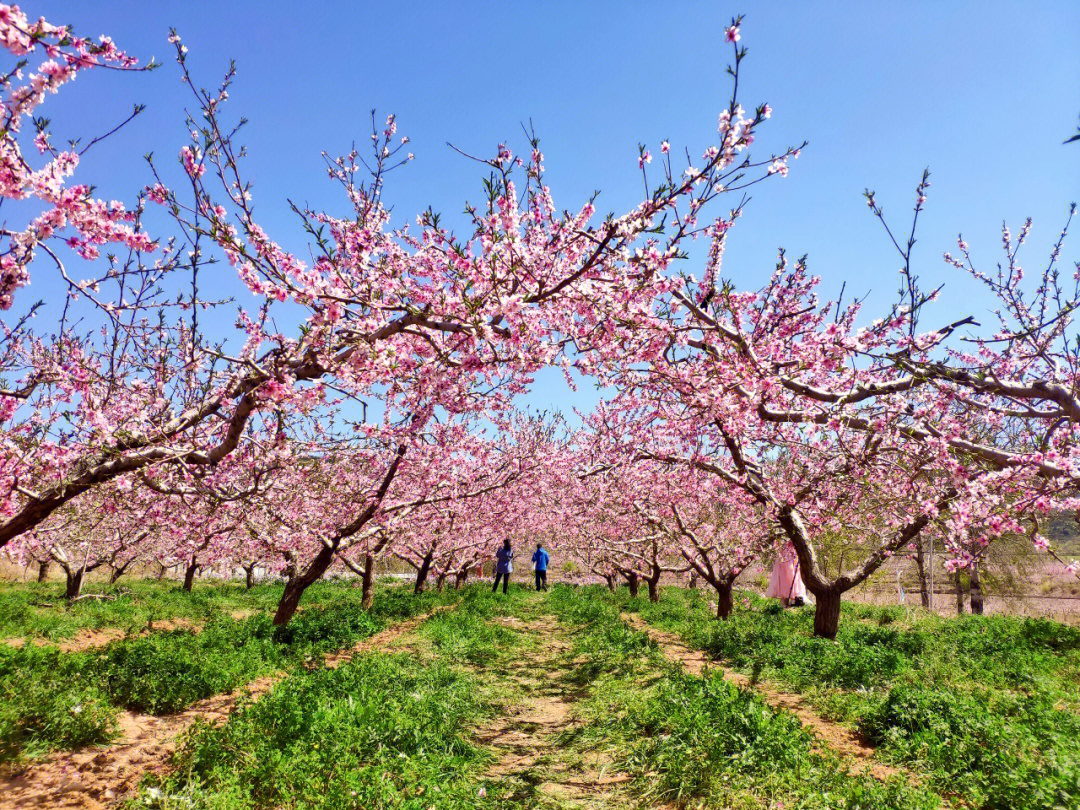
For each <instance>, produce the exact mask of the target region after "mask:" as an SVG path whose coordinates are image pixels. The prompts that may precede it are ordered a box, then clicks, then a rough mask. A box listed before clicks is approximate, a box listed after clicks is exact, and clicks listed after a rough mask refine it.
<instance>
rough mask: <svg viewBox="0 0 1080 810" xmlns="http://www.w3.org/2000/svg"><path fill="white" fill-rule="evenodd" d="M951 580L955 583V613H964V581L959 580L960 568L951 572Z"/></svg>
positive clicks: (959, 614) (961, 614) (958, 614)
mask: <svg viewBox="0 0 1080 810" xmlns="http://www.w3.org/2000/svg"><path fill="white" fill-rule="evenodd" d="M953 582H955V583H956V615H957V616H963V615H964V583H963V582H961V581H960V569H959V568H957V569H956V570H955V571H954V572H953Z"/></svg>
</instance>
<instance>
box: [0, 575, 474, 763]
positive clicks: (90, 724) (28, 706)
mask: <svg viewBox="0 0 1080 810" xmlns="http://www.w3.org/2000/svg"><path fill="white" fill-rule="evenodd" d="M349 591H350V592H349V593H346V594H344V595H343V596H341V598H336V599H327V600H325V604H323V605H321V606H316V607H310V608H308V609H306V610H304V611H302V612H301V613H298V614H297V615H296V617H295V618H294V619H293V621H292V622H291V623H290V624H289V625H288V626H287V627H283V628H276V627H274V626H273V625H272V624H271V619H270V617H269V616H268V615H266V614H256V615H254V616H251V617H249V618H247V619H245V620H242V621H234V620H233V619H231V618H228V617H221V616H219V617H218V618H215V619H213V620H211V621H210V622H209V623H208V624H207V625H206V626H205V627H204V628H203V629H202V630H201V632H198V633H194V632H191V631H185V630H173V631H161V632H156V633H151V634H149V635H146V636H142V637H135V638H127V639H119V640H116V641H113V642H110V643H109V644H107V645H105V646H103V647H101V648H96V649H94V650H88V651H84V652H77V653H62V652H60V651H59V650H58V649H57V648H55V647H37V646H35V645H27V646H25V647H23V648H22V649H15V648H13V647H10V646H7V645H0V761H11V760H16V759H24V758H27V757H33V756H37V755H40V754H41V753H43V752H45V751H48V750H55V749H68V748H74V747H78V746H80V745H86V744H90V743H103V742H107V741H109V740H110V739H111V738H112V737H113V736H114V734H115V721H116V710H117V709H118V708H128V709H133V710H136V711H142V712H148V713H153V714H164V713H169V712H175V711H180V710H182V709H184V708H187V707H188V706H190V705H191V704H192V703H194V702H196V701H198V700H201V699H203V698H206V697H210V696H211V695H215V694H219V693H223V692H229V691H232V690H233V689H236V688H238V687H240V686H242V685H243V684H245V683H247V682H248V681H251V680H254V679H255V678H258V677H260V676H262V675H266V674H269V673H272V672H274V671H277V670H286V671H294V670H296V669H299V668H302V667H304V666H313V665H317V664H318V663H319V662H320V660H321V657H322V656H323V655H324V654H326V653H328V652H331V651H334V650H338V649H341V648H344V647H348V646H350V645H352V644H354V643H355V642H357V641H359V640H360V639H363V638H366V637H367V636H370V635H371V634H373V633H375V632H376V631H378V630H380V629H382V628H383V627H385V626H386V625H387V624H390V623H393V622H395V621H397V620H399V619H402V618H406V617H408V616H411V615H416V614H418V613H422V612H424V611H426V610H430V609H431V608H433V607H434V606H436V605H438V604H441V603H446V602H449V601H451V600H453V599H455V598H457V594H456V593H454V592H446V593H444V594H434V593H429V594H424V595H423V596H420V597H417V596H415V595H413V594H412V593H411V592H407V591H406V590H405V589H388V590H386V591H384V592H382V593H380V594H379V596H378V598H377V599H376V602H375V605H374V607H373V608H372V610H371V611H363V610H361V609H360V607H359V595H358V593H355V594H354V593H353V592H352V589H349Z"/></svg>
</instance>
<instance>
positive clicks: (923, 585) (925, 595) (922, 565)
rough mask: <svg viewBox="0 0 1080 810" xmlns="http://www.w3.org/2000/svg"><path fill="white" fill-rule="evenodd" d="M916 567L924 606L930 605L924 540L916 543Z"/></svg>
mask: <svg viewBox="0 0 1080 810" xmlns="http://www.w3.org/2000/svg"><path fill="white" fill-rule="evenodd" d="M915 568H916V570H917V571H918V574H919V595H920V596H922V606H923V607H924V608H929V607H930V589H929V588H928V587H927V580H926V560H924V559H923V550H922V541H921V540H920V541H919V542H918V543H916V544H915Z"/></svg>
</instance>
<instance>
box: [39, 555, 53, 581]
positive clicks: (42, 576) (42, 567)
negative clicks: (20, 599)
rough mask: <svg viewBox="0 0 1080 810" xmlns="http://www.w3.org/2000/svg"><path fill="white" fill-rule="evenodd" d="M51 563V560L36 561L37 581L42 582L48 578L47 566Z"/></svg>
mask: <svg viewBox="0 0 1080 810" xmlns="http://www.w3.org/2000/svg"><path fill="white" fill-rule="evenodd" d="M50 565H52V560H42V561H41V562H39V563H38V570H37V581H38V582H44V581H45V580H47V579H48V578H49V566H50Z"/></svg>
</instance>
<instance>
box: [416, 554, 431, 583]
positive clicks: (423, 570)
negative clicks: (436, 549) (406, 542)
mask: <svg viewBox="0 0 1080 810" xmlns="http://www.w3.org/2000/svg"><path fill="white" fill-rule="evenodd" d="M431 557H432V554H431V552H430V551H429V552H428V553H427V554H425V555H424V559H423V560H421V561H420V567H419V568H417V569H416V585H415V586H413V593H423V592H424V583H425V582H427V577H428V572H429V571H431Z"/></svg>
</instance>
